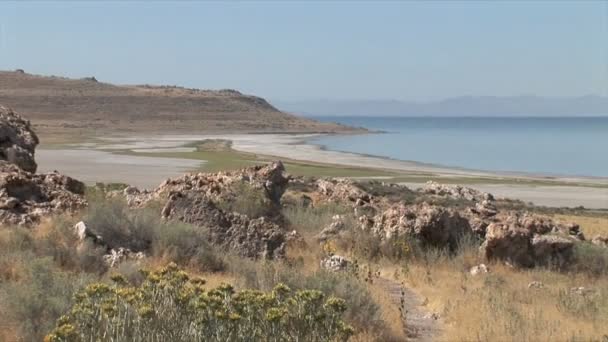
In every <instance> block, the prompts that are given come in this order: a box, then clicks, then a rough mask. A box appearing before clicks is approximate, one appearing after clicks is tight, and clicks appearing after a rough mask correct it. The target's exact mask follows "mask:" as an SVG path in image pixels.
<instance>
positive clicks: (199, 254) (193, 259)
mask: <svg viewBox="0 0 608 342" xmlns="http://www.w3.org/2000/svg"><path fill="white" fill-rule="evenodd" d="M152 253H153V254H154V255H156V256H158V257H161V258H163V259H166V260H170V261H174V262H176V263H178V264H180V265H187V266H190V267H194V268H197V269H199V270H202V271H210V272H217V271H222V270H223V269H224V268H225V265H224V260H223V259H222V258H221V257H220V256H219V255H218V253H217V251H216V249H215V248H214V247H213V246H211V245H210V244H209V243H208V238H207V234H206V233H205V232H204V231H203V230H201V229H200V228H197V227H193V226H190V225H187V224H184V223H180V222H172V223H169V224H166V225H163V226H161V227H160V230H159V231H158V235H157V237H156V239H155V241H154V243H153V244H152Z"/></svg>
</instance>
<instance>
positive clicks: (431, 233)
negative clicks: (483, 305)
mask: <svg viewBox="0 0 608 342" xmlns="http://www.w3.org/2000/svg"><path fill="white" fill-rule="evenodd" d="M373 221H374V224H373V227H372V232H374V233H376V234H378V235H380V236H382V237H383V238H386V239H390V238H392V237H394V236H401V235H408V236H413V237H415V238H418V239H419V240H420V241H421V242H423V243H425V244H428V245H432V246H437V247H446V246H449V247H451V248H455V247H456V244H457V242H458V239H459V238H460V237H461V236H462V235H463V234H466V233H468V232H470V231H471V227H470V226H469V222H468V221H467V220H466V219H464V218H462V217H461V216H460V215H459V214H458V213H457V212H455V211H453V210H450V209H445V208H442V207H438V206H434V205H429V204H426V203H423V204H418V205H411V206H406V205H402V204H399V205H395V206H392V207H390V208H389V209H387V210H386V211H384V212H383V213H380V214H378V215H377V216H376V217H374V219H373Z"/></svg>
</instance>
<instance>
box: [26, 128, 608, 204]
mask: <svg viewBox="0 0 608 342" xmlns="http://www.w3.org/2000/svg"><path fill="white" fill-rule="evenodd" d="M314 136H315V135H311V134H300V135H287V134H234V135H225V134H224V135H161V136H151V135H141V136H131V137H107V138H103V139H102V142H101V143H95V144H93V143H82V144H75V145H73V146H70V147H69V148H66V149H44V147H43V148H41V149H39V150H38V151H37V152H36V158H37V160H38V163H39V165H40V171H52V170H58V171H60V172H63V173H66V174H68V175H71V176H73V177H75V178H78V179H81V180H83V181H85V182H87V183H94V182H124V183H129V184H133V185H136V186H138V187H143V188H150V187H154V186H156V185H158V184H159V183H160V182H162V181H163V180H165V179H166V178H168V177H175V176H177V175H180V174H182V173H184V172H186V171H190V170H196V169H197V168H198V167H199V166H200V165H201V163H202V162H204V161H200V160H193V159H182V158H160V157H144V156H129V155H121V154H117V153H116V152H125V151H127V152H140V153H141V152H144V153H145V152H147V153H155V152H189V151H193V150H194V148H192V147H185V146H184V145H186V144H188V143H192V142H195V141H201V140H205V139H225V140H231V141H232V143H233V145H232V147H233V149H234V150H236V151H241V152H247V153H253V154H258V155H265V156H274V157H277V158H278V159H280V158H288V159H290V160H298V161H307V162H314V163H324V164H332V165H339V166H345V167H359V168H369V169H378V170H384V171H386V170H390V171H395V172H403V173H409V174H433V175H434V176H435V177H439V178H441V177H445V178H446V179H447V178H449V177H459V178H463V177H465V178H466V177H470V178H476V177H477V178H478V177H484V178H485V177H488V178H494V179H500V180H505V179H509V178H513V177H517V178H518V179H520V180H521V179H525V180H528V181H531V182H533V181H543V182H546V181H554V182H560V183H561V184H560V185H557V186H553V185H551V184H548V185H545V184H542V185H523V184H522V185H520V184H493V183H492V182H491V181H489V182H488V183H487V184H484V183H483V182H481V183H480V182H477V183H476V184H472V185H467V186H471V187H473V188H477V189H480V190H482V191H487V192H491V193H494V194H496V195H497V196H503V197H511V198H517V199H521V200H524V201H527V202H533V203H535V204H538V205H546V206H556V207H562V206H567V207H576V206H581V205H582V206H584V207H586V208H608V189H607V188H605V187H603V188H602V187H594V186H606V185H608V178H598V177H548V176H545V175H530V174H524V173H500V172H497V173H494V172H484V171H476V170H466V169H459V168H447V167H442V166H436V165H430V164H422V163H417V162H410V161H401V160H393V159H388V158H381V157H374V156H367V155H359V154H354V153H345V152H337V151H329V150H325V149H323V148H322V147H321V146H317V145H313V144H307V143H306V140H307V139H310V138H312V137H314ZM500 183H504V182H500ZM564 183H571V184H572V186H570V185H569V184H566V185H567V186H564ZM407 185H408V186H411V187H414V188H415V187H417V186H420V185H421V183H408V184H407ZM581 185H585V186H581Z"/></svg>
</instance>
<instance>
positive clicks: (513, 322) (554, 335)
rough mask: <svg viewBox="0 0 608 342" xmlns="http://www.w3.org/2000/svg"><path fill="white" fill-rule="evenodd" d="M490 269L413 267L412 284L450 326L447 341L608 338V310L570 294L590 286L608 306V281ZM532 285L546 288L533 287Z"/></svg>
mask: <svg viewBox="0 0 608 342" xmlns="http://www.w3.org/2000/svg"><path fill="white" fill-rule="evenodd" d="M490 269H491V272H490V273H489V274H487V275H481V276H475V277H474V276H471V275H469V274H468V273H467V272H464V271H463V270H462V269H458V268H455V267H454V266H453V265H449V264H443V265H432V267H426V266H423V265H410V267H409V272H408V273H407V275H405V279H406V280H407V282H408V284H409V285H410V286H412V287H413V288H414V289H415V290H416V291H418V292H419V293H421V294H422V295H423V296H425V297H426V298H428V299H429V304H428V307H429V308H430V309H431V310H433V311H434V312H438V313H439V314H440V315H441V316H442V317H443V319H444V322H445V323H446V326H445V328H444V335H443V336H442V340H449V341H498V340H500V341H565V340H571V339H572V340H584V341H590V340H601V339H602V338H603V336H604V335H606V334H608V309H607V308H605V307H604V308H601V307H600V308H599V312H596V311H597V310H598V307H596V306H594V304H592V303H585V302H581V303H578V301H581V300H583V299H581V298H583V297H582V296H579V295H575V294H570V293H569V289H570V288H572V287H578V286H584V287H586V288H591V289H593V290H594V291H596V294H597V293H599V296H602V298H599V299H597V300H598V301H602V302H603V303H604V304H605V303H606V296H608V293H606V291H608V279H592V278H589V277H587V276H584V275H576V276H573V275H566V274H560V273H556V272H552V271H548V270H529V271H518V270H513V269H511V268H509V267H507V266H504V265H501V264H493V265H491V266H490ZM532 281H540V282H542V283H543V284H544V287H543V288H541V289H530V288H528V284H529V283H530V282H532ZM579 297H580V298H579ZM579 304H580V305H579ZM575 308H576V310H575Z"/></svg>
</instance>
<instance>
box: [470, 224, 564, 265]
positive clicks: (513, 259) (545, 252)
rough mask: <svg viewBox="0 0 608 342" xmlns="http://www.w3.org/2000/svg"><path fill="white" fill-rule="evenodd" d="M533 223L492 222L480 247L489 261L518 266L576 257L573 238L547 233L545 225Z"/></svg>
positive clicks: (557, 261) (549, 262)
mask: <svg viewBox="0 0 608 342" xmlns="http://www.w3.org/2000/svg"><path fill="white" fill-rule="evenodd" d="M526 222H528V224H526ZM530 222H531V221H515V222H513V223H511V224H504V223H492V224H490V225H489V226H488V227H487V230H486V234H485V241H484V243H483V244H482V246H481V247H480V249H481V251H482V253H483V255H484V256H485V257H486V258H487V259H489V260H492V259H498V260H503V261H505V262H508V263H510V264H511V265H513V266H515V267H533V266H535V265H547V264H552V265H557V266H564V265H566V264H567V263H568V262H569V261H570V260H571V258H572V252H573V247H574V241H573V239H572V238H567V237H563V236H559V235H554V234H543V232H545V233H546V232H547V230H546V229H545V228H541V227H544V226H538V225H536V224H530ZM535 222H537V221H535Z"/></svg>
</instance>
